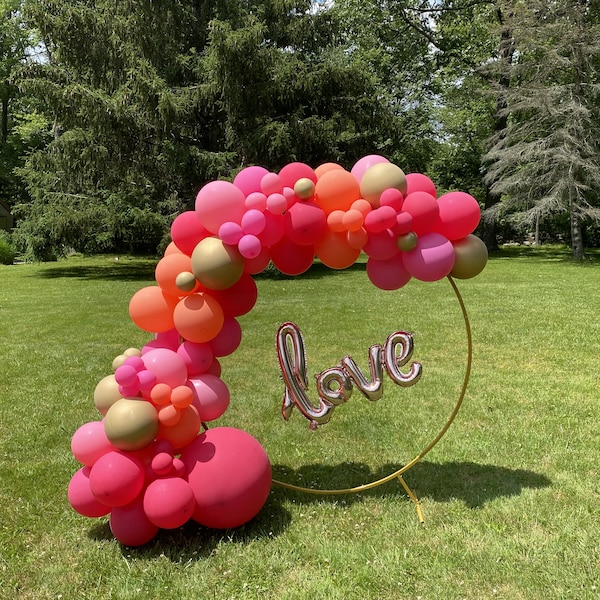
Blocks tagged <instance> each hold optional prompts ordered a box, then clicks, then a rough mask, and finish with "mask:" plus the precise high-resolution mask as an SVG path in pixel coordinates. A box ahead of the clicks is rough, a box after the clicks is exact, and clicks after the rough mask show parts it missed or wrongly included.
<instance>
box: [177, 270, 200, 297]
mask: <svg viewBox="0 0 600 600" xmlns="http://www.w3.org/2000/svg"><path fill="white" fill-rule="evenodd" d="M197 283H198V280H197V279H196V277H195V276H194V274H193V273H190V272H189V271H182V272H181V273H179V275H177V277H176V278H175V285H176V286H177V287H178V288H179V289H180V290H181V291H182V292H191V291H192V290H193V289H194V288H195V287H196V284H197Z"/></svg>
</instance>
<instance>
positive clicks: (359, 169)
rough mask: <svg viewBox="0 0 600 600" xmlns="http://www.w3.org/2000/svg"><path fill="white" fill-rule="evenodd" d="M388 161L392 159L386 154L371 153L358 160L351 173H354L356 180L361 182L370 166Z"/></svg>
mask: <svg viewBox="0 0 600 600" xmlns="http://www.w3.org/2000/svg"><path fill="white" fill-rule="evenodd" d="M388 162H390V161H389V160H388V159H387V158H385V157H384V156H379V155H378V154H369V155H367V156H363V157H362V158H361V159H360V160H358V161H357V162H356V163H355V164H354V166H353V167H352V169H351V171H350V173H352V175H353V176H354V178H355V179H356V181H358V183H360V182H361V180H362V178H363V175H364V174H365V172H366V171H367V170H368V169H369V168H371V167H372V166H373V165H377V164H379V163H388Z"/></svg>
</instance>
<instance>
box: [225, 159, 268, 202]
mask: <svg viewBox="0 0 600 600" xmlns="http://www.w3.org/2000/svg"><path fill="white" fill-rule="evenodd" d="M268 173H269V171H268V169H265V168H264V167H258V166H253V167H246V168H245V169H242V170H241V171H240V172H239V173H238V174H237V175H236V176H235V179H234V180H233V185H235V187H237V188H239V189H240V190H241V191H242V193H243V194H244V196H248V195H250V194H252V193H253V192H260V182H261V180H262V178H263V177H264V176H265V175H267V174H268Z"/></svg>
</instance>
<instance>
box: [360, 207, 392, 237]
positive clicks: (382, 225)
mask: <svg viewBox="0 0 600 600" xmlns="http://www.w3.org/2000/svg"><path fill="white" fill-rule="evenodd" d="M395 225H396V211H395V210H394V209H393V208H392V207H391V206H380V207H378V208H375V209H374V210H372V211H371V212H369V213H368V214H367V216H366V217H365V225H364V227H365V229H366V230H367V231H368V232H369V233H381V232H382V231H385V230H386V229H389V228H391V227H394V226H395Z"/></svg>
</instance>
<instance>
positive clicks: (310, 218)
mask: <svg viewBox="0 0 600 600" xmlns="http://www.w3.org/2000/svg"><path fill="white" fill-rule="evenodd" d="M284 227H285V234H286V236H287V238H288V239H289V240H290V241H291V242H292V243H294V244H298V245H300V246H306V245H311V244H316V243H317V242H318V241H319V240H320V239H321V238H322V237H323V236H324V235H325V232H326V231H327V217H326V216H325V212H324V211H323V209H322V208H321V207H320V206H318V205H316V204H314V203H313V202H296V204H294V206H292V207H291V208H290V209H289V210H288V211H287V213H286V214H285V217H284Z"/></svg>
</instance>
